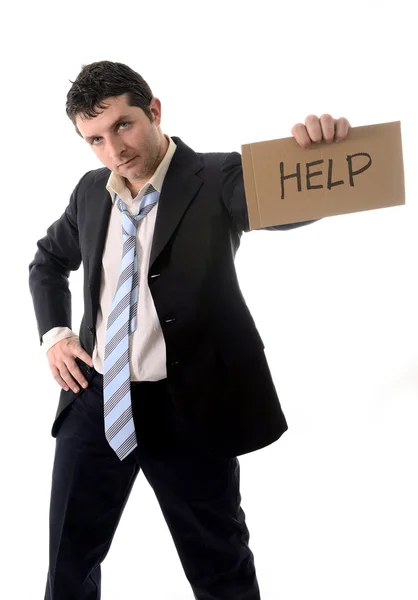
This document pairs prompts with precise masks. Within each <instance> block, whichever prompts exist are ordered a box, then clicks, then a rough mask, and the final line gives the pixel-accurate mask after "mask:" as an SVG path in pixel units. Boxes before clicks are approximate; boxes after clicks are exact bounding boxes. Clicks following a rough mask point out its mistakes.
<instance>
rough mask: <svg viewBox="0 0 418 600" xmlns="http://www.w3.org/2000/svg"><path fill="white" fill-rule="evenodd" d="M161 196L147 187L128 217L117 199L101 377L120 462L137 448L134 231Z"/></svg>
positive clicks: (106, 413) (107, 430) (110, 433)
mask: <svg viewBox="0 0 418 600" xmlns="http://www.w3.org/2000/svg"><path fill="white" fill-rule="evenodd" d="M159 195H160V192H157V191H156V190H155V189H154V188H153V186H152V185H151V184H150V185H149V187H148V188H147V190H146V192H145V195H144V197H143V198H142V201H141V204H140V208H139V211H138V214H137V215H131V214H130V213H129V212H128V210H127V208H126V204H125V203H124V202H123V201H122V199H121V198H119V196H117V197H116V198H117V206H118V208H119V210H120V211H121V213H122V237H123V250H122V262H121V267H120V275H119V281H118V286H117V289H116V293H115V297H114V298H113V303H112V307H111V309H110V314H109V318H108V321H107V329H106V346H105V358H104V373H103V400H104V420H105V435H106V439H107V441H108V442H109V444H110V446H111V447H112V448H113V450H114V451H115V452H116V454H117V456H118V458H119V459H120V460H123V459H124V458H125V457H126V456H127V455H128V454H129V453H130V452H132V450H134V448H136V447H137V445H138V443H137V439H136V433H135V426H134V421H133V416H132V403H131V376H130V369H129V335H130V334H132V333H133V332H134V331H135V329H136V311H137V304H138V261H137V256H136V228H137V225H138V223H139V221H140V220H141V219H143V218H144V217H145V216H146V215H147V214H148V213H149V212H150V210H151V209H152V208H153V206H155V204H156V203H157V202H158V198H159Z"/></svg>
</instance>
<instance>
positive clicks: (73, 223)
mask: <svg viewBox="0 0 418 600" xmlns="http://www.w3.org/2000/svg"><path fill="white" fill-rule="evenodd" d="M89 173H91V171H89V172H88V173H86V174H85V175H83V177H82V178H81V179H80V181H79V182H78V184H77V185H76V187H75V188H74V191H73V193H72V194H71V197H70V201H69V204H68V205H67V207H66V209H65V211H64V213H63V214H62V215H61V217H60V218H59V219H58V220H57V221H55V222H54V223H53V224H52V225H50V227H49V228H48V229H47V232H46V236H45V237H43V238H42V239H40V240H39V241H38V242H37V247H38V249H37V251H36V254H35V257H34V259H33V260H32V262H31V263H30V265H29V289H30V293H31V294H32V300H33V306H34V309H35V316H36V320H37V326H38V332H39V337H40V343H41V345H42V336H43V334H44V333H46V332H47V331H49V330H51V329H53V328H54V327H68V328H69V329H71V292H70V289H69V275H70V271H76V270H77V269H78V268H79V266H80V264H81V253H80V247H79V240H78V225H77V203H78V195H79V193H80V185H81V184H82V182H84V180H85V178H86V177H87V175H88V174H89ZM83 189H85V186H83Z"/></svg>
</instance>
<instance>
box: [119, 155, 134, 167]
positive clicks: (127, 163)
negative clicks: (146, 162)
mask: <svg viewBox="0 0 418 600" xmlns="http://www.w3.org/2000/svg"><path fill="white" fill-rule="evenodd" d="M136 158H137V157H136V156H134V157H133V158H131V159H130V160H128V161H126V162H124V163H122V164H121V165H119V167H124V166H125V165H129V164H130V163H131V162H132V161H134V160H135V159H136Z"/></svg>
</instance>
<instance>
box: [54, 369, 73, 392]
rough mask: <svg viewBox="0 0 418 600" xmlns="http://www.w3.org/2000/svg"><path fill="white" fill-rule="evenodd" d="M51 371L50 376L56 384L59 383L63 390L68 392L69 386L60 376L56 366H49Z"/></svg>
mask: <svg viewBox="0 0 418 600" xmlns="http://www.w3.org/2000/svg"><path fill="white" fill-rule="evenodd" d="M51 371H52V376H53V378H54V379H55V381H56V382H57V383H58V385H60V386H61V387H62V389H63V390H65V391H66V392H68V391H69V389H70V388H69V387H68V385H67V384H66V383H65V381H64V380H63V378H62V377H61V374H60V372H59V371H58V369H57V367H51Z"/></svg>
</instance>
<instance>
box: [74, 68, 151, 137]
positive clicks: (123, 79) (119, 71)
mask: <svg viewBox="0 0 418 600" xmlns="http://www.w3.org/2000/svg"><path fill="white" fill-rule="evenodd" d="M69 81H70V83H72V84H73V85H72V86H71V88H70V91H69V92H68V94H67V103H66V112H67V116H68V117H69V118H70V119H71V121H72V123H73V125H74V127H75V129H76V131H77V133H78V135H79V136H80V137H82V135H81V133H80V132H79V130H78V127H77V125H76V121H75V119H76V116H77V115H79V114H81V116H82V117H83V118H88V117H90V118H93V117H95V116H97V115H98V114H100V112H99V111H98V110H97V109H104V108H106V107H105V106H104V105H103V104H102V103H103V100H105V99H106V98H110V97H112V96H121V95H123V94H127V95H128V104H129V106H138V107H139V108H142V110H143V111H144V113H145V114H146V115H147V117H148V118H149V120H150V121H151V123H152V122H153V120H154V118H153V116H152V113H151V111H150V108H149V105H150V102H151V100H152V98H153V93H152V91H151V88H150V87H149V85H148V84H147V82H146V81H145V80H144V79H143V78H142V77H141V75H139V73H137V72H136V71H134V70H133V69H131V68H130V67H128V66H127V65H124V64H123V63H119V62H110V61H109V60H102V61H100V62H94V63H90V64H89V65H83V66H82V69H81V71H80V73H79V74H78V76H77V79H76V80H75V81H71V79H70V80H69Z"/></svg>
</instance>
